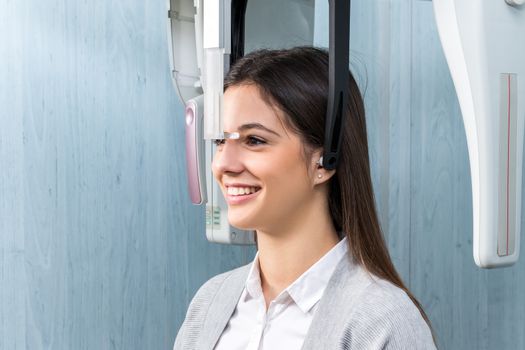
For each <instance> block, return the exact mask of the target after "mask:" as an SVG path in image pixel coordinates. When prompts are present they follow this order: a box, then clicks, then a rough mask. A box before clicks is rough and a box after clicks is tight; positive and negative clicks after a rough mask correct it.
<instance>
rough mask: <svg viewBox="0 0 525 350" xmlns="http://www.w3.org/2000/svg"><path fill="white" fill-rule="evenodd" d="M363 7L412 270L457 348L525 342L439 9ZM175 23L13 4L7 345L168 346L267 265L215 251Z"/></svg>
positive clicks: (3, 75)
mask: <svg viewBox="0 0 525 350" xmlns="http://www.w3.org/2000/svg"><path fill="white" fill-rule="evenodd" d="M352 11H353V12H352V38H351V46H352V66H353V69H354V71H355V74H356V76H357V77H358V80H359V82H360V85H361V86H362V88H363V91H364V92H365V100H366V104H367V112H368V127H369V135H370V147H371V159H372V164H373V179H374V184H375V188H376V197H377V201H378V208H379V211H380V216H381V220H382V223H383V227H384V231H385V234H386V236H387V239H388V243H389V246H390V250H391V253H392V257H393V259H394V261H395V264H396V266H397V267H398V269H399V271H400V272H401V274H402V275H403V277H404V279H405V281H406V282H407V283H408V284H409V286H410V287H411V289H412V290H413V292H414V293H415V295H416V296H417V297H418V298H419V299H420V301H421V302H422V303H423V305H424V307H425V309H426V310H427V312H428V314H429V315H430V318H431V320H432V322H433V325H434V328H435V331H436V335H437V337H438V339H439V344H440V346H441V348H443V349H496V348H497V349H509V350H510V349H523V348H525V336H524V334H525V316H524V315H525V269H524V264H525V262H524V258H523V257H522V259H521V260H520V262H519V263H518V264H517V265H516V266H514V267H511V268H506V269H501V270H491V271H487V270H480V269H478V268H477V267H476V266H475V265H474V262H473V258H472V222H471V220H472V219H471V215H472V209H471V207H472V205H471V189H470V174H469V168H468V154H467V148H466V140H465V132H464V128H463V125H462V120H461V116H460V112H459V107H458V104H457V99H456V96H455V92H454V89H453V85H452V81H451V79H450V74H449V72H448V69H447V66H446V63H445V60H444V56H443V52H442V50H441V47H440V44H439V40H438V37H437V32H436V28H435V23H434V17H433V11H432V3H431V2H428V1H418V0H392V1H386V0H374V1H371V0H354V1H353V2H352ZM166 15H167V14H166V3H165V1H148V2H144V1H138V0H129V1H120V2H116V1H101V0H94V1H59V0H49V1H46V2H42V1H35V0H26V1H15V0H0V106H1V107H0V349H5V350H12V349H31V350H34V349H35V350H39V349H53V350H55V349H58V350H61V349H64V350H65V349H79V350H80V349H169V348H170V347H171V346H172V343H173V340H174V338H175V335H176V332H177V329H178V327H179V326H180V324H181V322H182V320H183V318H184V313H185V311H186V307H187V305H188V303H189V301H190V300H191V297H192V295H193V293H194V292H195V290H196V289H197V288H198V287H199V286H200V285H201V284H202V283H203V282H204V281H205V280H206V279H207V278H209V277H210V276H212V275H214V274H217V273H219V272H221V271H225V270H228V269H231V268H233V267H235V266H239V265H241V264H244V263H245V262H247V261H249V260H250V259H251V258H252V256H253V249H252V248H239V247H230V246H219V245H215V244H210V243H207V241H206V240H205V237H204V212H203V209H202V208H198V207H194V206H192V205H191V204H190V202H189V200H188V196H187V194H186V187H185V186H186V185H185V184H186V174H185V169H184V149H183V147H184V139H183V138H184V135H183V115H182V106H181V105H180V103H179V102H178V100H177V98H176V95H175V93H174V90H173V86H172V84H171V80H170V76H169V65H168V48H167V41H166ZM321 34H322V30H321ZM316 40H317V42H318V43H323V41H325V40H326V38H325V37H323V35H320V36H319V35H318V36H317V37H316ZM522 226H523V224H522Z"/></svg>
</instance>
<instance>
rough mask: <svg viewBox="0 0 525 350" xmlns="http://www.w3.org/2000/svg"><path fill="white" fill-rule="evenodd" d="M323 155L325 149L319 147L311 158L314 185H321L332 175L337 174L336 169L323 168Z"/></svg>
mask: <svg viewBox="0 0 525 350" xmlns="http://www.w3.org/2000/svg"><path fill="white" fill-rule="evenodd" d="M322 156H323V150H322V149H319V150H316V151H314V152H313V153H312V157H311V160H310V163H311V166H310V171H311V172H310V173H311V174H312V177H311V178H312V182H313V185H314V186H316V185H321V184H323V183H326V182H328V180H330V178H331V177H332V176H334V174H335V169H334V170H326V169H325V168H323V166H322V165H321V164H320V160H321V157H322Z"/></svg>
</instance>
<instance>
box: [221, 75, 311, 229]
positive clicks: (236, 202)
mask: <svg viewBox="0 0 525 350" xmlns="http://www.w3.org/2000/svg"><path fill="white" fill-rule="evenodd" d="M276 113H280V112H279V110H278V109H277V108H274V107H272V106H270V105H268V104H267V103H266V102H265V101H264V100H263V99H262V97H261V95H260V93H259V89H258V88H257V86H255V85H248V84H246V85H239V86H232V87H229V88H228V89H227V90H226V92H225V94H224V131H226V132H230V133H232V132H238V133H239V135H240V138H239V139H227V140H225V141H224V142H222V143H221V144H220V145H219V146H218V148H217V152H216V153H215V157H214V160H213V164H212V169H213V174H214V176H215V178H216V179H217V181H218V183H219V184H220V186H221V189H222V192H223V194H224V197H225V198H226V201H227V203H228V220H229V222H230V224H231V225H233V226H235V227H238V228H240V229H256V230H261V231H265V232H270V231H273V230H274V229H275V228H279V227H283V226H284V225H290V224H293V222H294V221H295V220H298V219H299V220H300V214H301V212H302V210H301V208H302V207H303V206H305V205H307V203H309V201H310V199H311V196H312V194H313V191H314V184H315V182H316V181H318V180H316V179H315V176H314V173H315V169H316V167H317V166H316V165H315V160H312V159H309V160H308V162H307V163H305V159H304V155H303V146H302V143H301V140H300V138H299V136H298V135H296V134H295V133H293V132H292V131H291V130H289V129H287V128H285V126H284V125H283V122H282V119H280V118H279V117H278V115H277V114H276ZM282 118H283V117H282ZM312 158H313V157H312ZM307 164H309V165H310V166H307Z"/></svg>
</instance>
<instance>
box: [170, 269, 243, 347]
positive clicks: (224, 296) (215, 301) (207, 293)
mask: <svg viewBox="0 0 525 350" xmlns="http://www.w3.org/2000/svg"><path fill="white" fill-rule="evenodd" d="M250 266H251V264H248V265H245V266H241V267H238V268H236V269H233V270H230V271H227V272H223V273H221V274H219V275H216V276H214V277H212V278H210V279H209V280H208V281H206V282H205V283H204V284H203V285H202V286H201V287H200V288H199V289H198V291H197V293H195V296H194V297H193V299H192V300H191V302H190V305H189V306H188V310H187V312H186V317H185V319H184V322H183V324H182V325H181V327H180V329H179V332H178V334H177V338H176V340H175V345H174V349H177V350H178V349H192V348H195V347H196V343H195V342H197V341H201V340H202V339H200V336H202V332H203V329H204V328H205V327H206V326H205V322H206V320H207V318H209V315H212V316H213V317H218V316H220V315H222V314H225V313H224V312H223V311H227V310H222V309H223V308H228V307H229V304H230V303H232V302H235V300H236V299H235V298H236V296H237V294H239V293H241V292H242V289H243V287H244V282H245V281H246V276H247V274H248V271H249V268H250ZM214 310H215V311H216V312H213V311H214Z"/></svg>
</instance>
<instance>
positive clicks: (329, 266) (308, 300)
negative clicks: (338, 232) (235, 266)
mask: <svg viewBox="0 0 525 350" xmlns="http://www.w3.org/2000/svg"><path fill="white" fill-rule="evenodd" d="M347 252H348V245H347V239H346V237H344V238H343V239H342V240H341V241H339V243H337V244H336V245H335V246H334V247H333V248H332V249H330V250H329V251H328V252H327V253H326V254H325V255H324V256H323V257H322V258H321V259H319V260H318V261H317V262H316V263H315V264H313V265H312V266H311V267H310V268H309V269H308V270H306V271H305V272H304V273H303V274H302V275H301V276H299V278H297V279H296V280H295V281H294V282H293V283H292V284H291V285H289V286H288V287H287V288H286V289H285V290H283V291H282V292H281V293H280V294H279V295H278V296H277V297H276V300H279V299H281V298H282V295H283V294H284V293H286V294H288V295H289V296H290V297H291V298H292V300H293V301H294V302H295V303H296V304H297V306H298V307H299V308H300V309H301V311H303V312H304V313H307V312H308V311H310V309H311V308H312V307H313V306H314V305H315V304H316V303H317V302H318V301H319V300H320V299H321V297H322V296H323V293H324V290H325V289H326V286H327V285H328V281H329V280H330V277H331V276H332V274H333V272H334V270H335V268H336V266H337V264H338V263H339V261H341V258H343V257H344V256H345V255H346V254H347ZM246 292H247V295H246V298H248V297H252V298H258V297H263V293H262V288H261V277H260V270H259V253H258V252H257V254H256V255H255V259H254V261H253V264H252V266H251V267H250V272H249V273H248V278H247V280H246Z"/></svg>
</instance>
